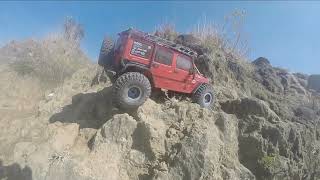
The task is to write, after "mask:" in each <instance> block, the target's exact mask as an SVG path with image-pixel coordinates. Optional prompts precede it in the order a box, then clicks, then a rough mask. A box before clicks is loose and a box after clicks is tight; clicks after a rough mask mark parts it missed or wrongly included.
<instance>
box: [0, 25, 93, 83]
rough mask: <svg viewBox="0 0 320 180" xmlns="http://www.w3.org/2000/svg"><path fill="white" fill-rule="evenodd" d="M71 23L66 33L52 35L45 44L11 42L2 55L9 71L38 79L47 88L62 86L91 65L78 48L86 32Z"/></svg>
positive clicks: (66, 27)
mask: <svg viewBox="0 0 320 180" xmlns="http://www.w3.org/2000/svg"><path fill="white" fill-rule="evenodd" d="M68 20H69V21H67V22H66V23H65V24H64V32H63V33H55V34H50V35H48V36H47V37H46V38H44V39H42V40H26V41H23V42H11V43H10V44H8V45H6V46H5V47H4V48H2V51H0V53H1V52H5V53H2V56H5V57H6V58H7V59H10V60H9V62H10V67H11V68H12V69H13V70H14V71H16V72H17V73H18V74H19V75H21V76H31V77H34V78H37V79H39V80H40V82H41V85H42V86H44V87H48V88H51V87H55V86H57V85H59V84H62V83H63V81H64V80H65V79H66V78H68V77H71V75H72V74H73V73H74V72H75V71H77V70H78V69H80V68H83V67H85V66H87V65H88V63H89V62H90V61H89V59H88V57H86V55H85V54H84V53H83V52H82V51H81V49H80V44H79V43H80V40H81V38H82V37H83V36H84V34H83V33H84V31H83V30H82V29H79V27H80V26H78V25H77V23H76V22H74V21H72V23H70V19H68ZM66 24H67V25H66ZM73 26H75V27H73ZM77 34H79V35H77ZM3 54H5V55H3Z"/></svg>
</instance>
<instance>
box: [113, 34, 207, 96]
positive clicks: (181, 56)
mask: <svg viewBox="0 0 320 180" xmlns="http://www.w3.org/2000/svg"><path fill="white" fill-rule="evenodd" d="M154 38H155V36H151V35H149V34H147V33H143V32H140V31H135V30H131V29H129V30H127V31H123V32H121V33H119V38H118V40H117V42H116V44H115V48H114V53H115V54H114V57H115V59H114V64H113V67H114V68H113V69H115V71H116V72H117V73H119V71H120V73H119V74H121V71H127V68H134V67H136V66H139V67H140V68H142V69H148V71H144V75H145V76H147V77H148V78H149V79H150V81H151V83H152V84H153V86H154V87H155V88H161V89H167V90H171V91H177V92H183V93H192V92H194V91H195V90H196V89H197V88H198V87H199V86H200V85H201V84H203V83H208V79H207V78H205V77H204V76H203V75H202V74H200V72H199V71H198V70H197V68H196V66H195V64H194V63H193V59H192V58H193V57H192V55H196V53H195V52H190V51H189V50H190V49H189V50H186V49H185V47H184V49H183V50H180V49H179V48H177V47H173V46H172V45H170V44H168V43H167V42H165V41H163V43H161V41H157V40H155V39H154ZM185 52H187V53H185ZM190 54H191V55H190Z"/></svg>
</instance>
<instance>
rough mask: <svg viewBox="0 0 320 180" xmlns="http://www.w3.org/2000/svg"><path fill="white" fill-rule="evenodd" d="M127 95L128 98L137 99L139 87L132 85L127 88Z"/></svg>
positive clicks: (139, 92) (139, 93)
mask: <svg viewBox="0 0 320 180" xmlns="http://www.w3.org/2000/svg"><path fill="white" fill-rule="evenodd" d="M128 97H129V98H130V99H134V100H135V99H139V98H140V97H141V89H140V88H139V87H137V86H132V87H130V88H129V89H128Z"/></svg>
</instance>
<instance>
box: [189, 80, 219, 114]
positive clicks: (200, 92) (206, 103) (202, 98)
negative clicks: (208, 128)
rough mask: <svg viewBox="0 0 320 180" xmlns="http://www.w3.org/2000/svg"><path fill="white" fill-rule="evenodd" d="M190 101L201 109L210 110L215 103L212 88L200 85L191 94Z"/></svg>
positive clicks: (207, 85)
mask: <svg viewBox="0 0 320 180" xmlns="http://www.w3.org/2000/svg"><path fill="white" fill-rule="evenodd" d="M209 98H210V99H209ZM192 99H193V101H194V102H195V103H197V104H199V105H200V106H201V107H203V108H208V109H211V108H212V107H213V104H214V102H215V97H214V92H213V89H212V87H211V86H210V85H209V84H201V85H200V87H199V88H198V89H197V90H196V91H195V92H194V93H193V97H192Z"/></svg>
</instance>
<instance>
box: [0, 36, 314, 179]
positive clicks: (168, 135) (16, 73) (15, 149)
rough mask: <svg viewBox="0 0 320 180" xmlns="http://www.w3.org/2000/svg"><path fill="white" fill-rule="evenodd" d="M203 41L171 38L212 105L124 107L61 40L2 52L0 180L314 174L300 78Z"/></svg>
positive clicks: (168, 101) (308, 97)
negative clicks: (191, 63)
mask: <svg viewBox="0 0 320 180" xmlns="http://www.w3.org/2000/svg"><path fill="white" fill-rule="evenodd" d="M164 35H167V34H166V32H163V33H160V36H164ZM174 36H178V34H175V35H174ZM164 37H165V38H166V37H168V36H164ZM180 37H181V36H180ZM189 37H191V36H189ZM170 38H171V36H170ZM204 40H206V41H208V40H209V42H213V41H214V39H210V37H207V38H201V37H199V39H197V36H196V37H195V38H183V39H181V38H180V39H176V41H178V42H179V43H182V44H184V45H187V46H189V47H192V48H194V49H197V51H198V52H199V54H200V56H199V58H198V59H197V60H196V64H197V66H198V67H199V69H200V70H201V72H203V73H204V74H205V75H206V76H207V77H209V78H210V79H211V82H212V83H213V84H212V85H213V87H214V91H215V93H216V98H217V102H216V104H215V108H214V109H212V110H208V109H202V108H200V107H199V105H197V104H194V103H191V102H189V101H188V100H177V99H178V98H175V97H173V98H168V97H166V96H165V95H160V96H158V97H155V96H154V97H152V98H151V99H149V100H148V101H147V102H146V103H145V104H144V105H143V106H141V107H140V108H139V109H138V110H137V111H134V112H122V111H120V110H118V109H117V108H114V107H113V106H112V103H111V83H110V81H109V80H108V78H107V77H105V76H104V75H103V74H101V73H100V72H101V68H99V67H98V66H97V65H95V64H91V63H90V61H89V59H88V58H87V57H86V56H85V55H84V54H83V53H82V52H81V50H80V49H79V48H78V47H75V46H72V44H69V43H68V42H66V41H64V40H63V38H57V39H55V40H48V39H46V40H38V41H35V40H29V41H26V42H12V43H10V44H8V45H6V46H5V47H3V48H1V49H0V58H1V59H0V61H1V62H2V63H1V65H0V66H1V69H0V73H1V75H0V78H1V81H0V83H1V84H0V88H1V90H0V91H1V95H0V98H1V101H0V102H1V106H0V107H1V115H2V116H1V117H0V128H1V131H0V179H28V180H29V179H33V180H43V179H46V180H50V179H61V180H64V179H65V180H70V179H77V180H81V179H83V180H89V179H90V180H91V179H92V180H93V179H95V180H96V179H101V180H102V179H108V180H112V179H115V180H116V179H117V180H118V179H119V180H120V179H121V180H125V179H139V180H147V179H157V180H166V179H168V180H169V179H181V180H182V179H183V180H194V179H202V180H207V179H319V178H320V98H317V97H319V92H318V93H317V92H315V91H311V90H310V89H309V88H308V78H309V76H308V75H303V74H292V73H290V72H288V71H286V70H284V69H281V68H276V67H273V66H272V65H271V64H270V62H269V61H268V60H267V59H266V58H258V59H257V60H255V61H253V62H252V63H251V62H249V61H247V60H245V59H244V58H241V57H240V56H238V55H237V54H235V53H233V52H230V51H228V50H227V49H225V48H223V47H221V46H219V44H214V43H212V44H208V42H205V41H204ZM210 40H212V41H210ZM209 45H210V46H209ZM57 64H58V65H63V66H56V65H57ZM48 67H49V68H48ZM52 67H54V68H52ZM55 68H56V69H55ZM61 68H62V69H63V70H61ZM51 70H52V71H51ZM97 74H98V76H97ZM98 77H99V78H98Z"/></svg>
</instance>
